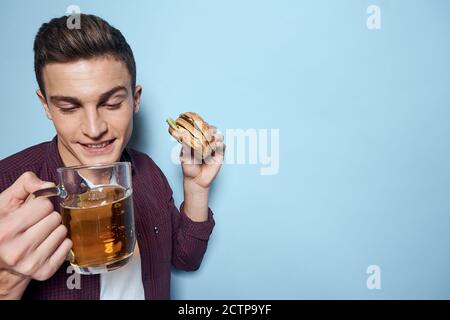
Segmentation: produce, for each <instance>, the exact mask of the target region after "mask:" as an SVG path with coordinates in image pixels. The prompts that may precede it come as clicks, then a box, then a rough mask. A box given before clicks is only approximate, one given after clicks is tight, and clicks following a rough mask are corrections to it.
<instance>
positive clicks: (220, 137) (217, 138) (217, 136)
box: [213, 132, 223, 142]
mask: <svg viewBox="0 0 450 320" xmlns="http://www.w3.org/2000/svg"><path fill="white" fill-rule="evenodd" d="M213 141H215V142H220V141H223V134H221V133H218V132H216V133H215V134H214V135H213Z"/></svg>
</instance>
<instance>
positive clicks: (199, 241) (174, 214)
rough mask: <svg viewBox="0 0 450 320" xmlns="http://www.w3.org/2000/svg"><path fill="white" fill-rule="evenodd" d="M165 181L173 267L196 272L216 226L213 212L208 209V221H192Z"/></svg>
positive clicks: (165, 180)
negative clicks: (178, 206) (178, 205)
mask: <svg viewBox="0 0 450 320" xmlns="http://www.w3.org/2000/svg"><path fill="white" fill-rule="evenodd" d="M163 180H164V182H165V188H166V196H167V198H166V199H167V205H168V211H169V215H170V217H171V222H172V265H173V266H174V267H175V268H177V269H180V270H184V271H195V270H197V269H198V268H199V267H200V264H201V262H202V260H203V256H204V254H205V252H206V249H207V247H208V240H209V237H210V235H211V233H212V230H213V228H214V225H215V221H214V218H213V212H212V210H211V209H210V208H209V207H208V219H207V220H206V221H203V222H196V221H193V220H191V219H190V218H189V217H188V216H187V215H186V213H185V211H184V201H183V203H182V204H181V206H180V209H179V210H178V208H177V207H176V206H175V202H174V199H173V192H172V188H171V187H170V185H169V183H168V182H167V179H166V178H165V176H164V179H163Z"/></svg>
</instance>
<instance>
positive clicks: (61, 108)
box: [59, 106, 79, 113]
mask: <svg viewBox="0 0 450 320" xmlns="http://www.w3.org/2000/svg"><path fill="white" fill-rule="evenodd" d="M78 108H79V107H78V106H73V107H65V108H63V107H59V110H61V112H62V113H74V112H75V111H76V110H77V109H78Z"/></svg>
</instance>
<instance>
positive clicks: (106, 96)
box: [50, 86, 128, 106]
mask: <svg viewBox="0 0 450 320" xmlns="http://www.w3.org/2000/svg"><path fill="white" fill-rule="evenodd" d="M119 91H124V92H125V94H128V90H127V88H125V87H124V86H116V87H114V88H112V89H110V90H108V91H106V92H104V93H102V94H101V95H100V97H99V98H98V102H97V105H98V106H99V105H101V104H103V103H105V102H106V101H107V100H108V99H109V98H110V97H111V96H112V95H113V94H115V93H117V92H119ZM50 101H51V102H52V103H53V104H57V103H58V102H68V103H71V104H74V105H79V106H81V105H82V103H81V101H80V99H78V98H75V97H69V96H51V97H50Z"/></svg>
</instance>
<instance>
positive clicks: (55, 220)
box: [22, 211, 62, 250]
mask: <svg viewBox="0 0 450 320" xmlns="http://www.w3.org/2000/svg"><path fill="white" fill-rule="evenodd" d="M61 221H62V220H61V215H60V214H59V213H58V212H56V211H53V212H52V213H51V214H49V215H48V216H46V217H45V218H43V219H42V220H40V221H38V222H37V223H36V224H35V225H33V226H32V227H30V228H29V229H28V230H26V231H25V233H24V234H23V238H22V239H23V240H22V241H23V243H27V244H29V245H28V247H29V249H28V250H34V249H36V248H37V247H38V246H39V245H40V244H41V243H42V242H43V241H44V240H45V239H47V237H49V236H50V234H51V233H52V232H53V231H54V230H55V229H56V228H58V227H59V226H60V225H61Z"/></svg>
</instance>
